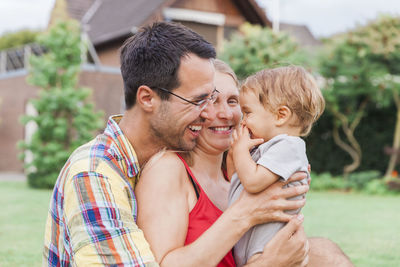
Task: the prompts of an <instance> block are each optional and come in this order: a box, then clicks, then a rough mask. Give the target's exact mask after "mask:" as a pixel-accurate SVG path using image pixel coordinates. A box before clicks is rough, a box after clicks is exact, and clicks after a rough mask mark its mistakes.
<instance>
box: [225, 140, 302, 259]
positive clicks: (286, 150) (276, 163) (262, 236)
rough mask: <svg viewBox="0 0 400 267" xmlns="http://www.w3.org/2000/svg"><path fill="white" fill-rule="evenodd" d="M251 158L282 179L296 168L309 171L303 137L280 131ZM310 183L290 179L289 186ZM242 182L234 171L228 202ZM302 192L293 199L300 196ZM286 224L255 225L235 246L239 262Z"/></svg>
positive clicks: (235, 194) (240, 189)
mask: <svg viewBox="0 0 400 267" xmlns="http://www.w3.org/2000/svg"><path fill="white" fill-rule="evenodd" d="M251 156H252V158H253V160H254V161H255V162H257V164H259V165H261V166H263V167H265V168H267V169H269V170H270V171H271V172H273V173H275V174H277V175H279V176H280V177H281V179H284V180H287V179H289V177H290V176H292V174H294V173H295V172H306V173H307V175H308V176H309V175H310V174H309V173H308V160H307V155H306V146H305V142H304V141H303V139H301V138H300V137H297V136H288V135H287V134H280V135H277V136H275V137H274V138H272V139H271V140H269V141H268V142H265V143H263V144H261V145H260V146H259V147H258V148H257V149H256V150H255V151H253V152H252V155H251ZM300 184H307V179H303V180H301V181H299V182H291V183H289V184H288V185H287V186H289V187H290V186H296V185H300ZM242 191H243V186H242V184H241V183H240V180H239V177H238V176H237V174H236V173H235V174H234V175H233V176H232V179H231V187H230V190H229V205H232V203H233V202H235V201H236V200H237V199H238V198H239V196H240V194H241V192H242ZM301 198H304V195H303V196H299V197H296V198H293V199H301ZM299 211H300V210H291V211H288V213H291V214H294V213H298V212H299ZM284 225H285V223H281V222H273V223H266V224H262V225H256V226H254V227H253V228H251V229H250V230H249V231H248V232H247V233H246V234H244V235H243V237H242V238H241V239H240V240H239V242H238V243H237V244H236V245H235V247H234V256H235V261H236V264H237V266H242V265H244V264H246V262H247V261H248V259H249V258H250V257H251V256H253V255H254V254H256V253H260V252H262V251H263V249H264V246H265V245H266V244H267V243H268V241H269V240H271V238H272V237H273V236H274V235H275V234H276V233H277V232H278V231H279V230H280V229H281V228H282V227H283V226H284Z"/></svg>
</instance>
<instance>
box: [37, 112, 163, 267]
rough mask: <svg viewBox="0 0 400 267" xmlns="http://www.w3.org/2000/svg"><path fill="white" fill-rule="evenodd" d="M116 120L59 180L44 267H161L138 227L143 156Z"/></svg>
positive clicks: (81, 150) (80, 150) (78, 152)
mask: <svg viewBox="0 0 400 267" xmlns="http://www.w3.org/2000/svg"><path fill="white" fill-rule="evenodd" d="M121 118H122V117H121V116H114V117H111V118H110V119H109V121H108V123H107V127H106V129H105V131H104V133H103V134H101V135H99V136H97V137H96V138H95V139H94V140H92V141H91V142H89V143H87V144H85V145H83V146H81V147H79V148H78V149H77V150H75V152H74V153H73V154H72V155H71V157H70V158H69V160H68V161H67V163H66V164H65V166H64V168H63V169H62V170H61V173H60V175H59V177H58V180H57V183H56V185H55V188H54V191H53V195H52V198H51V203H50V209H49V213H48V218H47V222H46V231H45V241H44V259H43V265H44V266H92V265H96V264H97V265H107V266H109V265H112V266H158V264H157V263H156V262H155V259H154V256H153V254H152V252H151V250H150V247H149V245H148V243H147V241H146V240H145V238H144V236H143V233H142V231H141V230H140V229H139V228H138V227H137V225H136V223H135V222H136V213H137V210H136V209H137V206H136V199H135V194H134V191H133V189H134V186H135V183H136V179H137V178H138V175H139V171H140V169H139V163H138V161H137V156H136V153H135V151H134V150H133V148H132V146H131V144H130V143H129V141H128V139H127V138H126V137H125V136H124V134H123V133H122V131H121V129H120V128H119V126H118V122H119V121H120V119H121Z"/></svg>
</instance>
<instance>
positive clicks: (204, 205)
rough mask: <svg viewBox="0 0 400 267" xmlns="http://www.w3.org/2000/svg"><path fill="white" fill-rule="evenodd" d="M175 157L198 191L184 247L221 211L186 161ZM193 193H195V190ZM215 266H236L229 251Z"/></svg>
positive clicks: (209, 224)
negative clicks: (183, 166) (182, 165)
mask: <svg viewBox="0 0 400 267" xmlns="http://www.w3.org/2000/svg"><path fill="white" fill-rule="evenodd" d="M177 155H178V157H179V158H180V159H181V160H182V162H183V164H184V165H185V168H186V170H187V172H188V174H189V176H190V178H191V180H192V181H194V183H196V186H197V187H198V190H199V194H198V199H197V203H196V205H195V206H194V207H193V209H192V211H191V212H190V213H189V225H188V231H187V235H186V240H185V245H188V244H190V243H192V242H194V241H195V240H196V239H197V238H198V237H200V236H201V234H203V233H204V232H205V231H206V230H207V229H208V228H210V226H211V225H212V224H213V223H214V222H215V221H216V220H217V219H218V217H219V216H221V214H222V211H221V210H220V209H219V208H217V207H216V206H215V205H214V203H212V202H211V200H210V199H209V198H208V196H207V195H206V193H205V192H204V191H203V189H202V188H201V186H200V184H199V183H198V182H197V180H196V178H195V177H194V175H193V173H192V171H191V170H190V168H189V166H188V165H187V163H186V161H185V160H184V159H183V158H182V157H181V156H180V155H179V154H177ZM195 191H196V192H197V190H196V188H195ZM217 266H218V267H225V266H229V267H231V266H236V264H235V260H234V259H233V255H232V251H229V252H228V254H226V255H225V257H224V258H223V259H222V260H221V262H220V263H218V265H217Z"/></svg>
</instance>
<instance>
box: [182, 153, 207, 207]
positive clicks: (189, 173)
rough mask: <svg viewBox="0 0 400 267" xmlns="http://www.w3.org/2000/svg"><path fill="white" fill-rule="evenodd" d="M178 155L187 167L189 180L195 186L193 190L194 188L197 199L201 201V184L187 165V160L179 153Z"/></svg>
mask: <svg viewBox="0 0 400 267" xmlns="http://www.w3.org/2000/svg"><path fill="white" fill-rule="evenodd" d="M176 155H177V156H178V158H180V159H181V161H182V162H183V165H185V168H186V172H187V173H188V175H189V179H190V181H191V182H192V185H193V188H194V192H195V193H196V197H197V199H199V197H200V191H201V190H202V189H201V186H200V184H199V183H198V182H197V180H196V178H195V177H194V175H193V173H192V170H191V169H190V167H189V165H188V164H187V162H186V160H185V159H184V158H183V157H182V156H181V155H180V154H179V153H178V152H176Z"/></svg>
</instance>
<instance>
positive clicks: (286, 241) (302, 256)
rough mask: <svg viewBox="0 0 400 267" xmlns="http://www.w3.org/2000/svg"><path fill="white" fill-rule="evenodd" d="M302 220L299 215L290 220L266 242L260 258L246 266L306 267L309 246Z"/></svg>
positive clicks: (301, 216)
mask: <svg viewBox="0 0 400 267" xmlns="http://www.w3.org/2000/svg"><path fill="white" fill-rule="evenodd" d="M303 219H304V217H303V215H301V214H300V215H297V216H296V217H295V218H293V219H291V220H290V221H289V223H288V224H287V225H286V226H285V227H284V228H282V229H281V230H280V231H279V232H278V233H277V234H276V235H275V236H274V237H273V238H272V239H271V241H269V242H268V244H267V245H266V246H265V247H264V251H263V253H262V254H261V256H260V257H258V258H257V259H256V260H254V261H252V262H249V263H248V264H246V266H247V267H251V266H254V267H255V266H274V267H287V266H296V267H303V266H307V264H308V261H309V258H308V252H309V250H310V246H309V243H308V240H307V237H306V235H305V233H304V229H303V226H302V222H303Z"/></svg>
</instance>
